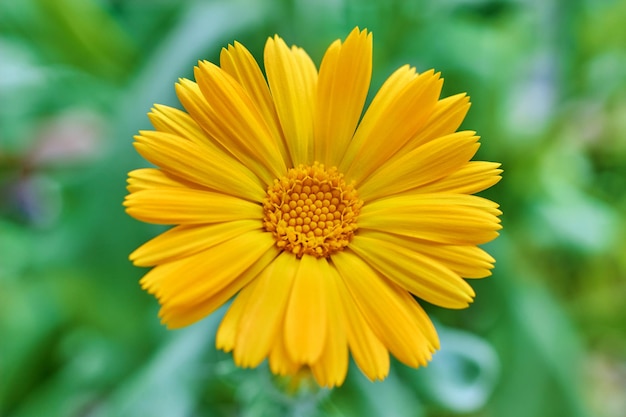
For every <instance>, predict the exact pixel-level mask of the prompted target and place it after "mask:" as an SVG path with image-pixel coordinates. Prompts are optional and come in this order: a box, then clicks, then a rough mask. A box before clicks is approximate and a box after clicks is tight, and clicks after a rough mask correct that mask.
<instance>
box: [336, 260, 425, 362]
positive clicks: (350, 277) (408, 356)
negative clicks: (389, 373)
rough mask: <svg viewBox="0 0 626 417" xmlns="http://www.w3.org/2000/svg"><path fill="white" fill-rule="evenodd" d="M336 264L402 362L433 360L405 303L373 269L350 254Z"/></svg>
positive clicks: (380, 334) (368, 317)
mask: <svg viewBox="0 0 626 417" xmlns="http://www.w3.org/2000/svg"><path fill="white" fill-rule="evenodd" d="M333 262H334V264H335V265H336V267H337V270H338V271H339V273H340V275H341V278H342V279H343V282H344V283H345V284H346V287H348V290H349V291H350V293H351V294H352V296H353V298H354V300H355V301H356V303H357V305H358V306H359V308H360V310H361V312H362V313H363V315H364V316H365V318H366V320H367V321H368V323H369V324H370V325H371V326H372V330H374V332H375V333H376V334H377V335H378V337H379V338H380V340H381V341H382V342H383V344H384V345H385V346H386V347H387V349H389V351H391V353H393V355H394V356H395V357H396V358H398V360H400V361H401V362H403V363H405V364H407V365H409V366H413V367H417V366H419V365H425V364H426V363H427V361H428V360H429V359H430V352H431V348H430V346H429V342H428V339H427V338H426V337H425V336H424V334H423V333H422V329H421V328H420V327H419V326H417V322H416V320H415V319H414V318H413V317H411V315H410V313H409V309H408V308H407V307H406V306H405V305H404V302H403V300H402V299H401V298H399V297H398V296H397V295H396V293H395V292H394V291H393V290H392V289H391V288H389V286H388V285H387V284H386V283H385V282H384V281H383V279H381V277H380V276H379V275H378V274H377V273H376V272H375V271H374V270H372V268H371V267H370V266H369V265H367V264H366V263H365V262H363V260H361V259H360V258H359V257H358V256H356V255H354V254H353V253H351V252H350V251H343V252H339V253H337V254H335V255H334V256H333Z"/></svg>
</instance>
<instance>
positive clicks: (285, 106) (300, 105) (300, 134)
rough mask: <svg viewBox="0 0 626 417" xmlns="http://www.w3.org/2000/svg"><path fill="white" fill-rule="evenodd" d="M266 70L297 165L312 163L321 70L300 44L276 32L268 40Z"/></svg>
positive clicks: (293, 159)
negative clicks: (317, 94) (318, 79)
mask: <svg viewBox="0 0 626 417" xmlns="http://www.w3.org/2000/svg"><path fill="white" fill-rule="evenodd" d="M264 56H265V71H266V73H267V81H268V83H269V86H270V91H271V93H272V98H273V99H274V103H275V105H276V111H277V113H278V118H279V119H280V123H281V126H282V128H283V133H284V135H285V140H286V142H287V148H288V152H289V155H290V159H291V163H292V165H293V166H297V165H298V164H307V163H309V164H310V163H311V162H312V161H311V158H312V156H313V114H314V109H315V92H316V88H317V70H316V69H315V65H314V64H313V61H311V58H309V56H308V55H307V54H306V52H304V50H302V49H300V48H295V47H294V48H291V49H289V47H288V46H287V45H286V44H285V42H284V41H283V40H282V39H281V38H279V37H278V36H275V37H274V38H270V39H268V40H267V43H266V44H265V55H264Z"/></svg>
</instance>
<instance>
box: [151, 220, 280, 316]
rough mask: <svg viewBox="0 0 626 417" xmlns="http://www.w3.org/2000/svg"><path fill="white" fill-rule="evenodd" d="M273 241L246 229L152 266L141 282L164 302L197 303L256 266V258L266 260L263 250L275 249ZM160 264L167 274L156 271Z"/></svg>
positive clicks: (184, 304)
mask: <svg viewBox="0 0 626 417" xmlns="http://www.w3.org/2000/svg"><path fill="white" fill-rule="evenodd" d="M274 243H275V242H274V239H273V238H272V236H271V235H270V234H269V233H266V232H261V231H257V230H254V231H250V232H247V233H245V234H242V235H240V236H237V237H235V238H233V239H230V240H227V241H225V242H222V243H219V244H217V245H214V246H212V247H211V248H209V249H207V250H205V251H203V252H199V253H197V254H195V255H191V256H189V257H187V258H184V259H181V260H178V261H173V262H171V263H167V264H163V265H159V266H156V267H155V268H154V269H153V270H152V271H150V272H149V273H148V274H146V275H145V276H144V277H143V278H142V280H141V284H142V286H143V287H144V288H148V289H149V291H150V292H152V293H154V294H155V295H156V297H157V298H158V299H159V301H160V302H161V304H163V305H164V306H166V305H167V306H182V307H184V306H188V305H192V304H196V303H200V302H202V301H204V300H207V299H209V298H210V297H212V296H213V295H215V294H217V293H218V292H219V291H221V290H222V289H224V288H225V287H227V286H228V285H229V284H230V283H231V282H233V281H237V280H238V279H239V278H240V276H241V275H242V274H243V273H244V272H245V271H246V270H248V268H250V267H252V266H253V265H257V266H258V265H259V263H260V260H262V259H264V260H267V259H265V258H264V255H265V254H266V252H268V251H270V252H275V251H276V248H275V245H274ZM270 249H273V250H270ZM276 255H277V253H274V256H276ZM268 256H269V255H268ZM271 259H273V257H271ZM271 259H270V260H271ZM268 263H269V261H268ZM265 265H267V264H265ZM265 265H261V266H262V267H263V268H264V267H265ZM162 268H166V269H167V274H163V273H159V269H162ZM259 272H261V271H260V270H259V271H258V272H257V273H259ZM241 287H242V285H240V286H239V288H241Z"/></svg>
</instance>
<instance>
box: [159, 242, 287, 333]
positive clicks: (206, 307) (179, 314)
mask: <svg viewBox="0 0 626 417" xmlns="http://www.w3.org/2000/svg"><path fill="white" fill-rule="evenodd" d="M277 252H278V251H277V250H276V249H270V250H268V251H267V252H265V253H264V254H263V255H261V257H260V258H259V259H258V260H257V261H256V262H254V263H253V264H252V265H251V266H250V267H248V268H247V269H246V270H245V271H243V272H241V273H240V274H239V275H237V276H236V277H233V279H232V280H231V281H229V282H228V283H227V284H226V286H224V287H223V288H222V289H221V290H219V291H217V292H215V293H207V294H206V295H205V297H204V298H201V299H200V300H199V301H197V302H193V303H187V304H168V303H165V304H163V306H162V307H161V310H160V311H159V317H161V322H163V323H164V324H166V325H167V327H168V328H169V329H175V328H180V327H184V326H187V325H189V324H192V323H195V322H196V321H198V320H200V319H202V318H204V317H206V316H208V315H209V314H211V313H213V312H214V311H215V310H217V309H218V308H219V307H221V306H222V305H224V304H225V303H226V302H227V301H228V300H230V299H231V298H232V297H233V296H234V295H235V294H236V293H237V292H238V291H239V290H241V289H242V288H244V287H246V285H247V284H248V283H249V282H250V281H252V280H253V279H254V278H255V277H256V276H257V275H258V274H259V272H261V271H262V270H263V268H265V266H266V265H268V264H269V263H270V262H272V260H273V259H274V258H275V257H276V255H277ZM155 269H156V268H155Z"/></svg>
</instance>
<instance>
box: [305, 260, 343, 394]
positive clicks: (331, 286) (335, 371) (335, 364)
mask: <svg viewBox="0 0 626 417" xmlns="http://www.w3.org/2000/svg"><path fill="white" fill-rule="evenodd" d="M320 265H321V266H322V270H321V274H320V276H319V277H318V279H319V280H320V281H322V283H323V285H324V287H325V289H324V292H325V294H326V297H327V300H328V326H327V333H326V344H325V346H324V349H323V351H322V355H321V356H320V358H319V360H318V361H317V362H315V363H314V364H313V365H312V366H311V371H312V372H313V376H314V377H315V380H316V381H317V383H318V384H319V385H320V386H326V387H329V388H332V387H335V386H340V385H341V384H343V381H344V380H345V378H346V374H347V372H348V339H347V336H346V328H345V317H344V315H343V313H342V311H341V307H340V306H341V304H342V302H343V300H341V298H340V296H339V290H338V289H337V284H336V280H337V279H338V277H337V276H336V273H334V271H331V268H332V269H334V267H331V266H330V265H329V264H328V262H323V263H321V264H320Z"/></svg>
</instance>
